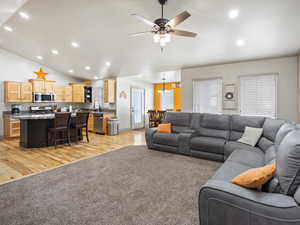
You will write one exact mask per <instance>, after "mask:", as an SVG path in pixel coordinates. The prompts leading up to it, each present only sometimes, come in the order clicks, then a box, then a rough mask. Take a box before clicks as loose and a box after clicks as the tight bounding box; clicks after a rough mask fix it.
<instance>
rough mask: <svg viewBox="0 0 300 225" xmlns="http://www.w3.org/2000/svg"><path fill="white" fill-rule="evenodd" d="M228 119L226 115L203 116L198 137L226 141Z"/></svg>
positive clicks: (228, 125)
mask: <svg viewBox="0 0 300 225" xmlns="http://www.w3.org/2000/svg"><path fill="white" fill-rule="evenodd" d="M230 117H231V116H228V115H216V114H206V113H205V114H203V115H202V119H201V122H200V128H199V133H200V135H201V136H205V137H216V138H223V139H228V136H229V130H230Z"/></svg>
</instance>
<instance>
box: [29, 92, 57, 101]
mask: <svg viewBox="0 0 300 225" xmlns="http://www.w3.org/2000/svg"><path fill="white" fill-rule="evenodd" d="M33 102H55V95H54V94H52V93H33Z"/></svg>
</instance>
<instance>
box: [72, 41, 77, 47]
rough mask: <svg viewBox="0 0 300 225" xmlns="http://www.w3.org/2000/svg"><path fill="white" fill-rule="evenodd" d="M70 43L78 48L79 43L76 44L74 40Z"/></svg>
mask: <svg viewBox="0 0 300 225" xmlns="http://www.w3.org/2000/svg"><path fill="white" fill-rule="evenodd" d="M71 45H72V46H73V47H74V48H78V47H79V44H78V43H77V42H75V41H73V42H72V43H71Z"/></svg>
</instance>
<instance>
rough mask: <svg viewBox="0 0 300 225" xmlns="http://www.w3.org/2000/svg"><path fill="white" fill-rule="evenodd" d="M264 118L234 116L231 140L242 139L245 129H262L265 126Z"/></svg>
mask: <svg viewBox="0 0 300 225" xmlns="http://www.w3.org/2000/svg"><path fill="white" fill-rule="evenodd" d="M264 121H265V118H264V117H253V116H239V115H232V117H231V132H230V138H229V139H230V140H231V141H236V140H238V139H239V138H241V137H242V135H243V133H244V131H245V127H246V126H248V127H256V128H262V127H263V124H264Z"/></svg>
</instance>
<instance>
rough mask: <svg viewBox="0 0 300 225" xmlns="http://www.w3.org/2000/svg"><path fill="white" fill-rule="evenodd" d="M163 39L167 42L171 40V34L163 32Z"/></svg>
mask: <svg viewBox="0 0 300 225" xmlns="http://www.w3.org/2000/svg"><path fill="white" fill-rule="evenodd" d="M165 40H166V42H167V43H170V42H171V40H172V37H171V34H169V33H167V34H165Z"/></svg>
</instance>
